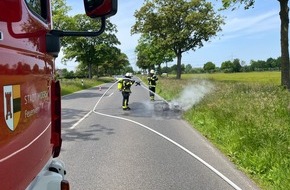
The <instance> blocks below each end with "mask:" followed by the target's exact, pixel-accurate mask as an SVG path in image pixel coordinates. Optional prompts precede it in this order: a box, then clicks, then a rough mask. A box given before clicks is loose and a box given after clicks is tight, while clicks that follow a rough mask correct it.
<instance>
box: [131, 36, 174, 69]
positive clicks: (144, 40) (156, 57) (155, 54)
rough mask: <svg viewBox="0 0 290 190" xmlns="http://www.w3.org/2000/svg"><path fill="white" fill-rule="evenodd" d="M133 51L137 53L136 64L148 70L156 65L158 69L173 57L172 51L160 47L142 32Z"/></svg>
mask: <svg viewBox="0 0 290 190" xmlns="http://www.w3.org/2000/svg"><path fill="white" fill-rule="evenodd" d="M135 52H136V53H137V63H136V64H137V66H138V67H140V68H142V69H148V70H149V69H151V68H155V66H157V67H158V70H159V71H160V69H161V68H160V67H161V64H162V63H164V62H171V61H173V57H174V52H172V51H168V50H166V49H162V48H161V47H159V46H158V44H155V43H153V41H152V40H151V39H150V38H149V37H148V36H146V35H144V34H143V35H141V37H140V39H139V40H138V45H137V47H136V49H135Z"/></svg>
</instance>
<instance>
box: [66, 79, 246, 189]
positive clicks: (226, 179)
mask: <svg viewBox="0 0 290 190" xmlns="http://www.w3.org/2000/svg"><path fill="white" fill-rule="evenodd" d="M116 83H117V82H115V83H114V84H112V85H111V86H110V87H109V88H108V89H107V90H106V92H104V94H103V95H102V96H101V97H100V99H99V100H98V102H97V103H96V104H95V106H94V109H93V110H92V111H90V112H89V113H88V114H87V115H85V116H84V117H83V118H82V119H81V120H79V121H78V122H77V123H75V124H74V125H73V126H72V127H71V128H70V129H74V128H75V126H77V125H78V124H79V123H80V122H81V121H82V120H84V119H85V118H86V117H88V116H89V114H91V113H92V112H94V113H95V114H99V115H102V116H106V117H111V118H115V119H121V120H124V121H128V122H131V123H134V124H136V125H139V126H141V127H143V128H145V129H147V130H149V131H151V132H153V133H155V134H157V135H158V136H160V137H162V138H164V139H165V140H167V141H169V142H171V143H172V144H174V145H176V146H177V147H179V148H180V149H182V150H183V151H185V152H186V153H188V154H189V155H191V156H192V157H193V158H195V159H196V160H198V161H199V162H200V163H202V164H203V165H205V166H206V167H207V168H209V169H210V170H211V171H213V172H214V173H215V174H217V175H218V176H219V177H220V178H222V179H223V180H224V181H225V182H227V183H228V184H229V185H230V186H232V187H233V188H234V189H236V190H242V189H241V188H240V187H239V186H237V185H236V184H235V183H234V182H232V181H231V180H230V179H229V178H227V177H226V176H225V175H223V174H222V173H221V172H219V171H218V170H217V169H215V168H214V167H213V166H211V165H210V164H209V163H207V162H206V161H204V160H203V159H201V158H200V157H198V156H197V155H196V154H194V153H192V152H191V151H189V150H188V149H186V148H185V147H183V146H182V145H180V144H178V143H177V142H175V141H174V140H172V139H170V138H168V137H167V136H165V135H163V134H161V133H159V132H158V131H155V130H154V129H151V128H150V127H148V126H146V125H143V124H142V123H139V122H137V121H134V120H131V119H127V118H124V117H118V116H114V115H108V114H104V113H101V112H97V111H95V110H96V108H97V106H98V104H99V102H100V101H101V99H102V98H103V97H104V95H105V94H106V93H107V92H108V91H109V90H110V89H111V88H112V86H114V85H115V84H116Z"/></svg>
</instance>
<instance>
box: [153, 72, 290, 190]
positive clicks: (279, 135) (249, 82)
mask: <svg viewBox="0 0 290 190" xmlns="http://www.w3.org/2000/svg"><path fill="white" fill-rule="evenodd" d="M197 79H198V80H209V81H210V82H211V83H212V84H213V85H214V90H212V92H211V93H209V94H207V95H206V96H205V97H204V98H203V99H202V100H201V101H200V102H199V103H198V104H196V105H194V106H193V107H192V108H191V109H189V110H187V111H186V112H185V113H184V119H185V120H187V121H188V122H189V123H190V124H191V125H192V126H193V127H195V128H196V129H198V130H199V131H200V132H201V133H202V134H203V135H204V136H205V137H207V138H208V139H209V140H210V141H211V142H212V143H213V144H215V145H216V146H217V147H218V148H219V149H220V150H221V151H222V152H224V154H226V155H227V156H228V157H229V158H230V160H232V161H233V162H234V163H235V164H236V165H237V167H239V168H240V169H241V170H242V171H244V172H245V173H246V174H248V175H249V176H250V177H251V178H252V179H253V180H254V181H256V183H257V184H258V185H259V186H260V187H261V188H262V189H265V190H278V189H279V190H281V189H290V178H289V176H290V93H289V92H288V91H287V90H284V89H282V88H281V87H279V83H280V82H279V81H280V75H279V73H278V72H262V73H237V74H222V73H219V74H201V75H200V74H193V75H182V79H181V80H176V79H174V78H160V80H159V84H158V86H157V89H158V91H159V92H158V93H159V94H160V95H161V96H162V97H164V98H166V99H167V100H170V99H173V98H175V97H178V96H179V93H180V92H181V91H182V90H183V89H184V88H186V86H187V85H189V84H192V83H193V82H194V80H197ZM192 95H193V96H194V94H192Z"/></svg>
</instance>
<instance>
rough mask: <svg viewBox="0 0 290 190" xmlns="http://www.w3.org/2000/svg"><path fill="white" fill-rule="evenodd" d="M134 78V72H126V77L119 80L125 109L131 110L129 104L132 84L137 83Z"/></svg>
mask: <svg viewBox="0 0 290 190" xmlns="http://www.w3.org/2000/svg"><path fill="white" fill-rule="evenodd" d="M131 78H132V73H126V74H125V78H122V79H119V81H118V89H119V90H120V91H121V92H122V95H123V101H122V107H123V110H130V109H131V108H130V107H129V106H128V104H129V96H130V94H131V86H132V85H133V84H134V83H135V81H134V80H132V79H131Z"/></svg>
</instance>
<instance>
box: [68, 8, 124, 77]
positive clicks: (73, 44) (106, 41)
mask: <svg viewBox="0 0 290 190" xmlns="http://www.w3.org/2000/svg"><path fill="white" fill-rule="evenodd" d="M73 21H74V27H75V28H73V29H74V30H81V31H89V30H92V29H95V30H97V29H98V28H99V27H100V22H97V21H96V20H94V19H90V18H88V17H87V16H86V15H83V14H79V15H75V16H74V17H73ZM116 31H117V29H116V26H115V25H114V24H112V23H111V22H110V21H109V20H107V21H106V29H105V31H104V33H102V34H101V35H100V36H98V37H78V38H73V39H72V38H70V39H69V38H68V39H67V42H66V44H65V45H64V48H63V51H64V54H65V55H64V57H63V59H64V61H66V60H72V59H75V60H76V61H77V62H79V63H80V64H84V65H85V66H87V67H84V68H87V69H88V75H89V78H92V72H93V70H92V69H93V66H96V67H95V68H96V70H97V71H98V68H99V66H100V65H101V64H103V63H105V62H106V61H108V60H110V58H111V53H112V49H111V48H114V47H115V45H118V44H120V42H119V41H118V39H117V37H116V35H115V33H116ZM97 74H98V72H97Z"/></svg>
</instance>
